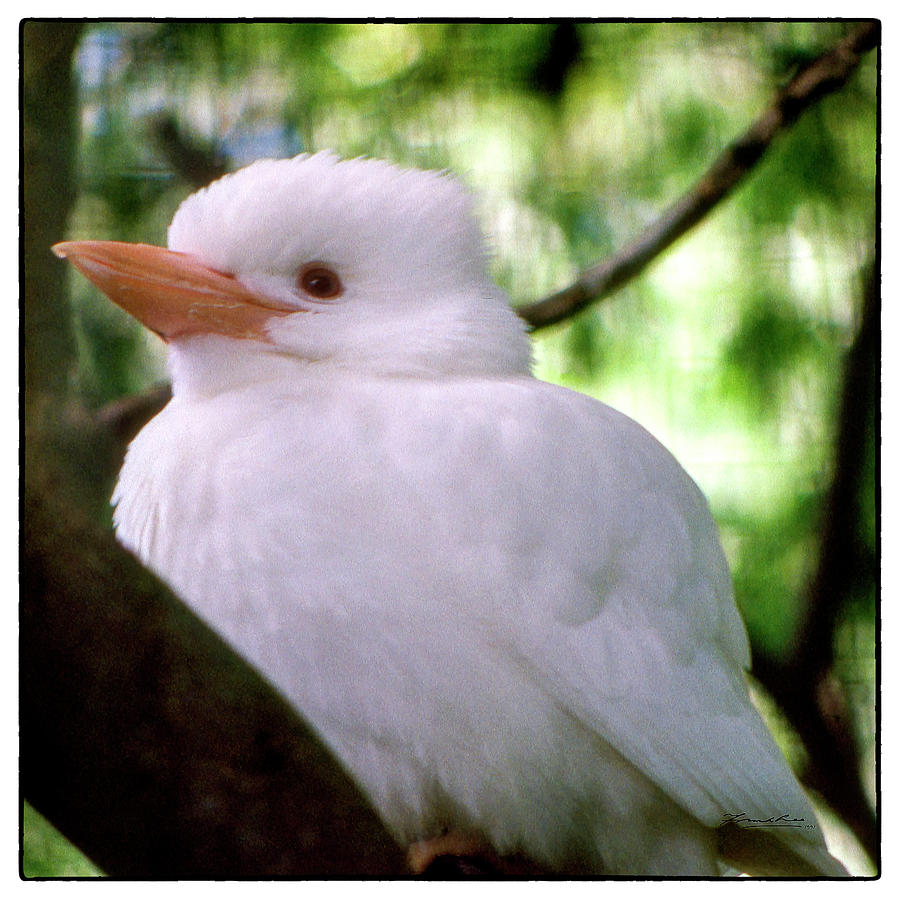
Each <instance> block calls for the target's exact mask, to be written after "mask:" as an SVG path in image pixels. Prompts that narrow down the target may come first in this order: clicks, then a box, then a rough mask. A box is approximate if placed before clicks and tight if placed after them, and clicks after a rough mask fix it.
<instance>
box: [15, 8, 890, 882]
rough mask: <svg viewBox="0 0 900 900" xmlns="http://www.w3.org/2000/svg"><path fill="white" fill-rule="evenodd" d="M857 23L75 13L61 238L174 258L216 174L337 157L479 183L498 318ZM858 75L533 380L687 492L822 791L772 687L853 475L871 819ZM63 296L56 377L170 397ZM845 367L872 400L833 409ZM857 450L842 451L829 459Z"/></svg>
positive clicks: (872, 427)
mask: <svg viewBox="0 0 900 900" xmlns="http://www.w3.org/2000/svg"><path fill="white" fill-rule="evenodd" d="M24 27H25V28H26V29H27V28H28V25H27V24H26V25H25V26H24ZM850 28H851V24H850V23H846V22H806V23H804V22H791V23H779V22H725V21H716V22H691V23H672V22H661V23H600V22H591V23H575V22H564V23H552V24H549V23H515V24H488V23H477V22H476V23H467V22H448V23H421V22H415V23H410V24H343V23H338V22H328V23H317V24H305V23H297V24H287V23H271V24H269V23H213V22H199V23H187V22H168V23H158V22H157V23H141V22H129V23H115V22H93V23H92V22H88V23H84V24H83V25H82V26H80V29H79V34H78V38H77V41H76V42H75V43H74V44H73V47H74V49H73V52H72V54H71V66H72V71H73V73H74V79H75V85H76V87H77V94H76V101H75V102H76V116H75V122H74V123H73V124H74V128H75V131H74V134H75V140H76V142H77V143H76V148H75V154H74V156H75V159H76V161H77V172H76V183H75V187H74V190H75V197H74V206H73V212H72V215H71V217H70V224H69V229H68V233H66V234H59V235H58V236H57V237H56V239H59V240H62V239H66V238H111V239H118V240H137V241H143V242H148V243H164V242H165V232H166V225H167V223H168V221H169V219H170V218H171V216H172V214H173V212H174V211H175V209H176V207H177V206H178V204H179V202H180V201H181V200H182V199H183V198H184V197H185V196H186V195H187V194H188V193H190V192H191V191H192V190H194V189H195V188H196V187H198V186H200V185H201V184H204V183H206V182H208V181H209V180H211V178H213V177H215V176H216V175H218V174H221V173H223V172H225V171H230V170H233V169H235V168H238V167H240V166H241V165H243V164H246V163H248V162H251V161H252V160H254V159H257V158H259V157H264V156H278V157H281V156H290V155H293V154H296V153H299V152H303V151H315V150H321V149H325V148H330V149H333V150H335V151H337V152H338V153H340V154H342V155H345V156H351V157H352V156H357V155H368V156H377V157H385V158H388V159H391V160H393V161H395V162H397V163H401V164H409V165H413V166H418V167H433V168H441V169H444V168H446V169H450V170H452V171H454V172H455V173H457V175H458V176H459V177H460V178H461V179H462V180H464V181H465V182H466V183H467V184H468V185H469V186H470V187H471V188H472V190H473V192H474V193H475V196H476V200H477V202H476V205H477V209H478V212H479V214H480V217H481V221H482V224H483V227H484V230H485V231H486V233H487V234H488V236H489V241H490V245H491V248H492V251H493V271H494V275H495V276H496V279H497V280H498V282H499V283H500V284H501V285H502V286H503V287H504V288H505V289H506V290H507V292H508V293H509V296H510V297H511V299H512V302H513V303H514V304H519V303H526V302H531V301H534V300H537V299H539V298H541V297H543V296H545V295H547V294H549V293H551V292H553V291H554V290H557V289H560V288H562V287H565V286H566V285H568V284H569V283H570V282H571V281H572V280H574V278H575V277H576V275H577V273H578V272H579V271H580V270H582V269H584V268H585V267H587V266H589V265H591V264H593V263H596V262H598V261H599V260H601V259H603V258H604V257H605V256H607V255H608V254H610V253H612V252H613V251H614V250H616V249H617V248H619V247H621V246H622V245H623V244H624V243H626V242H627V241H628V240H629V239H631V238H633V237H634V236H635V235H636V234H637V233H638V232H639V231H640V230H641V229H642V228H643V227H644V226H646V225H647V224H649V223H650V222H652V221H653V220H654V218H655V217H657V216H658V215H659V214H660V213H661V212H662V211H663V210H664V209H665V208H666V207H667V206H669V205H670V204H671V203H672V202H674V201H675V200H676V199H678V198H679V197H680V196H681V195H682V194H683V193H684V192H686V191H687V190H689V189H690V187H691V186H692V184H693V183H694V182H695V181H696V179H697V178H698V177H699V176H700V175H701V174H702V173H703V171H704V170H705V169H706V168H707V167H708V166H709V165H710V164H711V163H712V161H713V160H714V159H715V158H716V156H717V155H718V154H719V153H720V152H721V150H722V149H723V148H724V147H725V146H726V145H727V144H728V143H729V142H730V141H732V140H733V139H734V138H736V137H737V136H738V135H739V134H741V133H742V132H743V131H744V130H745V129H746V128H747V127H748V126H749V124H750V123H751V122H752V121H753V119H754V118H755V117H756V116H758V115H759V114H760V112H761V111H762V110H763V109H764V108H765V107H766V106H767V105H768V104H769V103H770V102H771V100H772V98H773V96H774V94H775V92H776V91H777V89H778V88H779V87H781V86H783V85H784V84H785V83H786V82H787V81H788V80H789V79H790V77H791V76H792V75H793V74H794V73H795V72H796V71H797V69H798V67H800V66H802V65H804V64H805V63H807V62H809V61H810V60H812V59H814V58H815V57H816V56H818V55H819V54H821V53H822V52H824V51H825V50H827V49H828V48H829V47H830V46H832V45H833V44H834V43H835V42H836V41H838V40H839V39H840V38H841V37H842V36H843V35H844V34H846V33H847V32H848V30H850ZM877 81H878V70H877V56H876V54H874V53H872V54H869V55H868V56H866V57H865V58H864V59H863V60H862V62H861V65H860V66H859V69H858V70H857V71H856V73H855V74H854V75H853V76H852V78H851V79H850V80H849V82H848V83H847V84H846V85H845V86H844V87H843V88H842V89H841V90H840V91H839V92H838V93H835V94H833V95H832V96H829V97H826V98H825V99H823V100H822V101H821V102H819V103H818V104H816V105H815V106H814V107H813V108H812V109H811V110H809V111H808V112H807V113H806V114H805V115H804V116H803V117H802V118H801V119H800V120H799V121H798V122H797V123H796V124H795V125H794V126H793V127H792V128H791V129H790V130H789V132H788V133H786V134H784V135H783V136H781V137H780V138H779V139H778V140H777V141H776V143H775V144H774V145H773V146H772V147H771V149H770V150H769V152H768V154H767V155H766V157H765V158H764V159H763V161H762V162H761V163H760V164H759V165H758V166H757V168H756V169H755V170H754V171H753V173H752V174H751V176H750V177H749V178H748V179H747V180H746V181H745V182H743V183H742V184H741V185H740V187H739V188H738V190H737V191H736V192H735V193H734V194H733V195H731V196H729V197H728V198H727V199H726V200H725V201H724V202H722V203H721V204H719V206H718V207H717V208H716V210H715V211H714V212H713V214H712V215H711V216H710V217H708V218H707V219H706V220H704V221H703V222H702V223H701V224H700V225H699V226H698V227H696V228H695V229H693V230H692V231H691V232H690V233H689V234H688V235H687V236H685V237H684V238H682V239H681V240H680V241H679V242H678V243H677V244H676V245H675V246H674V247H673V248H671V249H670V250H669V251H668V252H667V253H665V254H664V255H663V256H662V257H661V258H660V259H658V260H657V261H656V262H655V263H654V264H653V265H652V266H651V267H650V268H649V269H648V270H647V271H646V272H645V273H644V274H643V275H641V276H640V277H639V278H637V279H635V280H633V281H631V282H630V283H628V284H627V285H626V286H625V287H624V288H623V289H622V290H620V291H619V292H618V293H617V294H615V295H614V296H613V297H611V298H609V299H607V300H606V301H604V302H603V303H601V304H597V305H595V306H594V307H592V308H590V309H588V310H587V311H585V312H583V313H581V314H579V315H578V316H576V317H574V318H572V319H571V320H569V321H567V322H564V323H562V324H560V325H557V326H554V327H553V328H549V329H545V330H542V331H540V332H539V333H537V334H536V335H535V359H536V370H537V373H538V375H539V376H540V377H542V378H545V379H548V380H551V381H556V382H559V383H561V384H565V385H567V386H569V387H573V388H575V389H577V390H580V391H583V392H585V393H588V394H591V395H592V396H595V397H597V398H599V399H601V400H603V401H605V402H607V403H609V404H611V405H613V406H615V407H617V408H619V409H621V410H623V411H624V412H626V413H628V414H629V415H631V416H632V417H634V418H636V419H637V420H638V421H640V422H641V423H642V424H644V425H645V426H646V427H647V428H649V429H650V430H651V431H652V432H653V433H654V434H656V435H657V437H659V438H660V440H662V441H663V443H665V444H666V445H667V446H668V447H669V448H670V449H671V450H672V451H673V452H674V453H675V455H676V456H677V457H678V458H679V460H680V461H681V462H682V464H683V465H684V466H685V467H686V468H687V470H688V471H689V472H690V473H691V475H692V476H693V477H694V479H695V480H696V481H697V482H698V483H699V484H700V486H701V487H702V488H703V490H704V491H705V492H706V494H707V496H708V497H709V499H710V502H711V505H712V508H713V512H714V514H715V516H716V519H717V521H718V523H719V525H720V528H721V532H722V538H723V542H724V545H725V548H726V552H727V554H728V557H729V560H730V562H731V565H732V568H733V572H734V580H735V589H736V595H737V600H738V603H739V605H740V608H741V610H742V612H743V614H744V617H745V620H746V622H747V626H748V630H749V632H750V635H751V639H752V642H753V646H754V654H755V658H756V659H757V660H759V661H760V671H762V667H763V664H764V666H765V671H766V672H767V673H768V676H769V677H768V678H767V679H764V678H761V679H760V683H755V684H754V687H755V690H756V696H757V699H758V700H759V703H760V705H761V707H762V708H763V710H764V712H765V713H766V715H767V716H768V717H769V720H770V722H771V723H772V725H773V728H774V730H775V732H776V734H777V736H778V738H779V740H780V742H781V743H782V746H783V747H784V748H785V751H786V753H787V754H788V756H789V758H790V759H791V761H792V763H793V764H794V765H795V767H796V769H797V770H798V772H800V773H801V774H804V773H806V774H810V772H813V774H814V771H815V770H816V769H817V766H816V759H815V757H816V753H817V748H816V747H815V746H810V744H809V742H808V741H806V742H805V741H804V739H803V738H802V736H801V735H798V733H797V731H796V730H795V729H796V722H794V721H792V720H793V718H794V717H793V716H792V714H791V711H790V710H785V709H784V708H782V706H781V704H780V703H779V699H778V694H777V691H772V690H771V688H772V683H771V682H772V679H773V675H772V673H774V678H778V677H784V676H785V673H787V672H789V671H790V668H789V666H790V663H791V661H792V660H794V659H796V658H797V656H798V654H802V653H803V652H805V651H806V650H807V648H804V647H803V646H802V642H803V640H805V639H806V638H807V636H808V634H809V630H808V620H809V617H810V616H811V615H815V612H816V607H815V603H816V602H818V599H819V598H818V590H819V589H818V588H817V587H816V585H817V575H818V574H819V572H820V568H821V560H820V557H821V548H822V546H823V534H825V533H826V532H827V530H828V527H829V516H830V515H831V514H832V513H833V509H832V507H830V505H829V498H831V497H832V496H833V489H834V486H835V484H836V483H838V484H844V483H845V482H847V481H848V480H849V483H850V484H851V490H850V493H851V495H852V496H851V502H849V504H845V507H842V515H844V516H849V517H850V518H851V521H849V522H845V523H844V528H845V533H846V534H848V535H850V538H849V541H850V544H851V545H852V546H849V548H848V550H847V553H848V559H849V563H848V566H849V567H850V568H851V569H852V577H850V578H848V579H846V582H847V585H846V588H845V589H842V592H841V596H840V597H838V598H837V599H836V600H835V599H832V601H831V609H832V611H833V614H831V615H830V618H829V623H830V627H829V629H828V633H827V634H826V636H825V639H826V640H827V641H829V642H830V646H829V647H828V648H827V649H826V650H825V651H824V654H825V656H827V657H829V662H830V665H829V670H828V677H829V679H830V682H829V683H830V684H832V686H833V687H834V697H836V698H838V700H839V701H840V702H842V703H844V704H845V707H846V709H845V710H844V712H843V713H842V714H843V719H842V723H843V724H842V725H841V727H842V728H845V729H847V730H848V733H847V735H846V737H847V740H848V741H849V743H850V745H851V746H852V748H853V755H852V761H853V762H854V763H855V766H856V771H855V772H853V773H852V777H853V778H857V779H858V782H859V785H858V786H859V794H858V799H859V797H861V798H862V799H863V800H864V801H865V804H867V805H868V809H869V812H870V813H871V810H873V809H874V806H875V799H876V784H875V771H876V766H875V758H876V746H877V745H876V729H875V722H876V716H875V709H876V703H875V701H876V685H877V678H876V668H875V667H876V655H875V649H876V637H877V632H876V621H877V619H876V604H877V581H878V578H877V576H878V518H877V499H878V493H877V472H878V390H877V383H878V382H877V372H878V364H879V361H878V356H877V352H878V351H877V341H876V343H875V350H874V353H873V351H872V347H871V346H867V349H865V352H863V353H862V359H861V361H860V354H859V353H857V354H856V357H854V356H853V354H851V353H850V350H851V348H852V347H854V346H855V342H856V341H857V335H858V334H859V332H860V328H861V323H862V322H863V318H864V312H865V297H866V289H867V279H870V278H871V275H872V272H873V271H876V267H877V257H876V250H877V218H876V213H877V205H876V198H877V171H876V163H877V153H876V147H877ZM26 116H27V111H26ZM28 215H29V210H28V209H26V210H25V216H26V227H27V222H28ZM48 256H49V253H48ZM52 264H53V263H52V262H50V261H48V265H52ZM67 277H68V276H67ZM868 283H869V284H871V282H868ZM69 290H70V296H71V304H72V315H73V317H74V323H75V334H76V336H77V343H78V346H77V354H78V365H77V368H76V369H74V370H73V371H72V372H70V373H67V377H69V378H70V379H71V381H72V383H73V386H74V388H75V389H76V390H77V391H78V392H79V394H80V395H81V397H82V398H83V399H84V401H85V403H86V404H87V405H88V406H90V407H91V408H95V409H96V408H101V407H103V406H104V405H105V404H108V403H110V402H111V401H114V400H116V399H117V398H120V397H123V396H125V395H129V394H133V393H135V392H139V391H142V390H145V389H147V388H149V387H151V386H152V385H154V384H158V383H159V382H160V381H162V380H164V379H165V370H164V359H163V352H162V350H163V348H162V345H161V343H160V342H159V341H158V340H157V339H156V338H154V337H152V336H150V335H148V334H147V332H146V331H145V330H143V329H142V328H140V327H139V326H137V325H136V323H134V322H133V321H132V320H130V319H129V318H128V317H127V316H126V315H125V314H124V313H121V312H120V311H119V310H118V309H117V308H115V307H113V306H112V305H111V304H109V303H108V302H105V301H103V300H101V299H100V298H99V295H98V294H97V293H96V291H95V290H94V289H93V288H92V287H91V286H90V285H89V284H88V283H87V281H86V280H85V279H83V278H79V277H77V276H76V277H71V278H70V281H69ZM854 358H855V359H856V363H857V366H858V368H859V369H860V371H862V373H863V376H864V377H863V379H862V382H861V383H862V384H863V386H864V388H865V389H860V388H859V387H856V388H854V389H853V391H854V393H852V397H851V402H849V403H848V402H847V401H846V400H843V399H842V398H844V397H845V394H846V393H847V392H846V390H845V386H846V384H847V383H848V367H849V365H850V364H849V362H848V360H852V359H854ZM851 412H852V414H853V415H854V416H855V419H854V421H853V422H851V421H850V420H849V415H850V413H851ZM848 435H849V438H852V439H854V441H855V446H856V449H857V452H856V453H855V454H850V455H849V456H848V455H843V456H839V454H838V447H839V446H840V445H841V442H842V440H844V439H846V438H847V437H848ZM851 467H852V468H853V471H852V472H851V471H847V469H848V468H851ZM835 605H836V606H835ZM835 609H836V612H834V610H835ZM765 681H769V682H770V683H769V684H763V683H762V682H765ZM765 688H769V690H766V689H765ZM801 731H802V729H801ZM818 770H819V776H820V778H821V767H818ZM807 780H808V781H809V780H812V781H813V783H814V784H815V781H816V779H815V777H812V778H808V779H807ZM817 786H819V787H821V784H819V785H817ZM821 812H822V815H823V817H824V818H825V820H826V822H827V825H828V829H829V836H830V839H831V840H832V842H833V845H834V846H835V849H836V850H837V852H838V854H839V855H841V856H842V857H843V858H844V859H845V861H846V862H847V864H848V865H849V866H850V867H851V869H852V870H853V871H854V872H856V873H859V874H865V873H870V872H872V871H873V863H872V860H871V859H870V858H869V857H867V855H866V853H865V852H864V850H863V849H862V847H861V846H860V844H859V842H858V840H857V837H860V836H861V835H862V836H863V839H864V840H865V836H864V834H865V828H861V827H855V828H849V827H847V822H846V819H847V815H846V813H844V814H842V813H841V812H835V811H834V810H831V809H829V808H828V805H827V804H823V805H822V806H821ZM857 814H862V813H860V812H859V810H857ZM851 818H852V816H851ZM851 824H852V823H851ZM24 826H25V828H24V834H25V841H24V851H25V863H24V866H25V872H26V874H34V875H46V874H62V873H70V874H89V873H91V872H93V871H94V869H93V868H92V867H91V864H90V863H89V862H88V861H86V860H84V859H83V858H81V857H80V856H79V855H78V854H77V851H75V850H74V849H73V848H70V847H68V846H67V845H66V844H65V842H64V841H63V840H62V839H61V838H59V837H58V836H56V835H55V833H54V832H53V831H52V829H51V828H50V826H49V825H48V824H47V823H45V822H44V821H43V820H42V819H41V818H40V817H39V816H38V815H37V813H35V812H34V811H33V810H31V809H30V808H28V807H26V810H25V819H24ZM857 826H858V823H857ZM853 831H855V832H856V836H857V837H854V835H853ZM868 844H869V852H870V854H871V852H872V844H871V839H869V841H868Z"/></svg>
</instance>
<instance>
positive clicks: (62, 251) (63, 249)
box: [50, 241, 69, 259]
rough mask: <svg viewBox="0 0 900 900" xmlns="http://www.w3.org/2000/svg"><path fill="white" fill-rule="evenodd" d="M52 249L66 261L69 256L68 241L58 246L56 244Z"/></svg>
mask: <svg viewBox="0 0 900 900" xmlns="http://www.w3.org/2000/svg"><path fill="white" fill-rule="evenodd" d="M50 249H51V250H52V251H53V253H54V254H55V255H56V256H58V257H59V258H60V259H65V258H66V257H67V256H68V255H69V248H68V241H61V242H60V243H58V244H54V245H53V246H52V247H51V248H50Z"/></svg>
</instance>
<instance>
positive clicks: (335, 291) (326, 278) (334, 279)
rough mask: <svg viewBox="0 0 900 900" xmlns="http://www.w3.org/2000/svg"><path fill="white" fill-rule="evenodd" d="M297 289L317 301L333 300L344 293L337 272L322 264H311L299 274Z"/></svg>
mask: <svg viewBox="0 0 900 900" xmlns="http://www.w3.org/2000/svg"><path fill="white" fill-rule="evenodd" d="M297 287H299V288H300V290H301V291H303V293H305V294H309V296H310V297H315V298H316V300H333V299H334V298H335V297H340V295H341V294H342V293H343V292H344V286H343V285H342V284H341V279H340V278H338V274H337V272H335V271H334V270H333V269H329V268H328V266H323V265H322V264H321V263H309V264H308V265H306V266H304V267H303V268H302V269H301V270H300V271H299V272H298V273H297Z"/></svg>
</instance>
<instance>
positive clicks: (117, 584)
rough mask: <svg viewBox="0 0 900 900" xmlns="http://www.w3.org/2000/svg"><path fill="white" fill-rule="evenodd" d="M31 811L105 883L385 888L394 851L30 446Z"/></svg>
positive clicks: (23, 739) (26, 597)
mask: <svg viewBox="0 0 900 900" xmlns="http://www.w3.org/2000/svg"><path fill="white" fill-rule="evenodd" d="M28 437H29V440H28V442H27V457H26V467H25V472H26V483H25V488H26V490H25V508H24V516H23V523H24V535H23V537H24V544H23V546H24V558H23V581H22V605H21V615H20V641H21V706H20V729H21V730H20V751H21V763H22V771H21V780H22V788H23V791H24V794H25V796H26V797H27V798H28V800H29V801H30V802H31V803H32V804H33V805H34V806H35V807H36V808H37V809H38V810H40V811H41V812H42V813H44V814H45V815H46V816H47V817H48V818H49V819H50V821H52V822H53V823H54V824H55V825H56V826H57V827H58V828H59V829H60V830H61V831H62V832H63V833H64V834H66V835H67V837H69V839H70V840H72V841H73V842H74V843H75V844H76V845H77V846H79V847H80V848H81V849H82V850H83V851H84V852H85V853H87V854H88V856H89V857H90V858H91V859H92V860H93V861H94V862H95V863H97V864H98V865H99V866H100V867H101V868H102V869H103V870H104V871H105V872H106V873H107V874H110V875H114V876H117V877H120V878H269V877H273V876H286V875H290V876H296V877H325V876H331V877H337V876H343V877H360V876H369V877H382V878H384V877H396V876H397V875H400V874H402V873H403V872H404V871H405V862H404V854H403V852H402V851H401V850H400V848H398V847H397V846H396V844H394V842H393V841H392V840H391V839H390V837H388V835H387V834H386V832H385V830H384V827H383V826H382V825H381V823H380V821H379V820H378V818H377V817H376V816H375V814H374V813H373V812H372V810H371V809H370V807H369V806H368V804H367V802H366V801H365V799H364V798H363V797H362V795H361V794H360V792H359V790H358V789H357V788H356V787H355V786H354V784H353V783H352V781H351V780H350V779H349V777H348V776H347V775H346V774H345V773H344V772H343V770H342V769H341V768H340V766H339V765H338V764H337V763H336V762H335V761H334V759H333V758H332V757H331V755H330V754H329V753H328V752H327V751H326V750H324V749H323V748H322V745H321V744H320V743H319V741H318V739H317V738H316V736H315V735H314V734H313V733H312V732H311V731H310V730H309V728H308V727H306V726H305V725H304V724H303V723H302V722H301V721H300V720H299V719H298V718H297V716H296V714H295V713H294V711H293V710H292V709H290V708H289V707H288V705H287V703H286V702H285V701H284V700H283V699H282V698H281V697H279V696H278V695H277V694H276V693H275V691H274V690H273V689H272V688H271V687H270V686H269V685H268V684H267V683H266V682H265V681H263V679H262V678H260V676H259V675H257V674H256V673H255V672H254V671H252V670H251V669H250V667H249V666H248V665H247V664H246V663H244V662H243V661H242V660H240V659H239V658H238V657H237V656H236V655H235V654H234V652H233V651H232V650H231V649H230V648H229V647H227V646H226V645H225V644H224V643H223V642H222V641H221V639H219V638H218V637H217V636H216V635H215V634H214V633H213V632H212V631H211V630H210V629H208V628H207V627H206V626H205V625H203V624H202V623H201V622H200V621H199V620H198V619H196V618H195V617H194V616H193V615H192V614H191V613H190V612H189V610H188V609H187V608H186V607H185V606H184V605H183V604H182V603H181V602H180V601H179V600H178V599H177V598H176V597H175V596H174V595H172V593H171V592H170V591H169V590H168V589H167V588H166V587H165V586H164V585H162V584H161V583H160V582H159V581H157V579H155V578H154V577H153V576H152V575H151V574H150V573H149V572H147V571H146V570H145V569H144V568H143V567H141V566H140V565H139V564H138V562H137V561H136V560H135V559H134V558H133V557H131V556H130V555H129V554H128V553H126V552H125V551H123V550H122V549H121V548H120V547H119V546H118V544H117V543H116V542H115V540H114V538H113V537H112V535H111V534H110V533H109V532H108V531H106V530H105V529H102V528H100V527H99V526H97V525H95V524H94V523H93V522H92V521H91V520H90V519H89V518H88V517H86V516H85V515H84V514H83V513H82V512H81V510H80V509H79V508H78V507H77V506H75V505H73V504H72V503H70V502H66V501H65V500H63V501H61V500H60V499H59V492H58V490H57V487H58V484H59V482H60V480H61V479H66V478H68V477H69V475H68V473H66V472H65V471H64V470H63V471H61V470H60V469H59V468H58V467H56V466H55V465H54V462H53V457H54V454H53V451H52V449H50V448H47V447H45V445H44V441H43V439H42V437H41V436H40V435H39V434H37V435H35V434H31V435H29V436H28Z"/></svg>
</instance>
